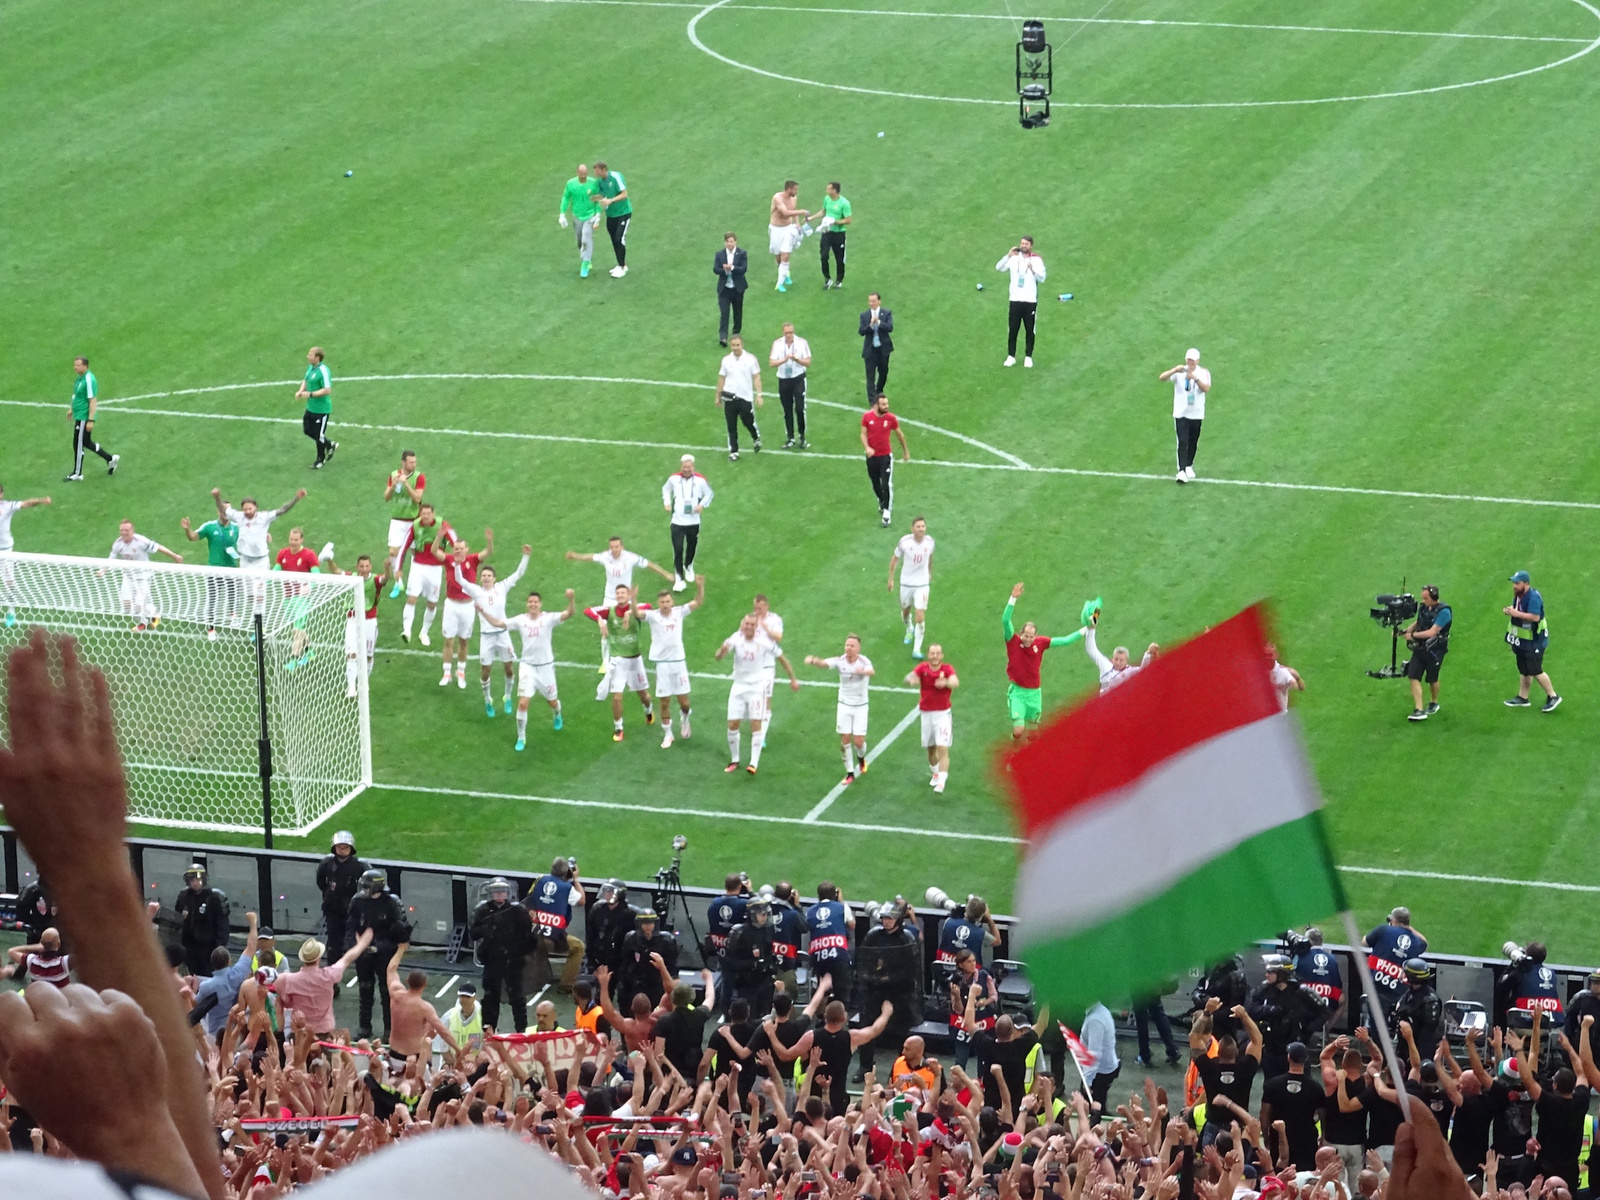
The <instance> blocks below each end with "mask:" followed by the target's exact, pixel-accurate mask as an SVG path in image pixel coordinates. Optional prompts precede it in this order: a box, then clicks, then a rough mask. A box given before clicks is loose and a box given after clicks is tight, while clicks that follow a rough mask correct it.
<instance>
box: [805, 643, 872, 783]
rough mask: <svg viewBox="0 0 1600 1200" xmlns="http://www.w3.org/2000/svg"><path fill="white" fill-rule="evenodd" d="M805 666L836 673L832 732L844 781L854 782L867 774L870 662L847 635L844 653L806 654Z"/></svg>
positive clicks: (859, 645)
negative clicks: (836, 739)
mask: <svg viewBox="0 0 1600 1200" xmlns="http://www.w3.org/2000/svg"><path fill="white" fill-rule="evenodd" d="M805 661H806V666H808V667H822V668H823V669H824V670H829V671H837V672H839V708H838V712H837V714H836V715H835V717H834V729H835V731H836V732H837V733H838V734H839V753H840V754H842V755H843V756H844V781H845V784H846V785H849V784H852V783H854V782H855V781H856V776H857V775H865V774H866V773H867V688H868V687H869V684H868V683H867V680H869V679H871V678H872V675H873V670H872V660H871V659H870V658H868V657H867V656H866V655H864V654H862V653H861V639H860V638H859V637H857V636H856V635H855V634H853V633H852V634H850V635H849V636H847V637H846V638H845V639H844V653H843V654H841V655H839V656H838V657H836V658H816V657H814V656H812V655H810V654H808V655H806V659H805Z"/></svg>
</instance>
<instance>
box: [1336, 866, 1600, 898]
mask: <svg viewBox="0 0 1600 1200" xmlns="http://www.w3.org/2000/svg"><path fill="white" fill-rule="evenodd" d="M1339 870H1341V871H1348V872H1350V873H1351V874H1352V875H1387V876H1390V877H1392V878H1394V879H1436V880H1439V881H1441V882H1444V883H1488V884H1494V885H1495V886H1497V887H1524V888H1544V889H1546V890H1548V891H1554V892H1600V887H1596V886H1594V885H1593V884H1587V883H1556V882H1553V881H1551V880H1548V879H1505V878H1502V877H1501V876H1499V875H1456V874H1452V873H1451V872H1448V871H1407V870H1397V869H1392V868H1389V867H1349V866H1345V865H1343V864H1340V866H1339Z"/></svg>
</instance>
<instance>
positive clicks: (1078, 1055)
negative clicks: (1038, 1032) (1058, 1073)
mask: <svg viewBox="0 0 1600 1200" xmlns="http://www.w3.org/2000/svg"><path fill="white" fill-rule="evenodd" d="M1056 1028H1058V1029H1060V1030H1061V1037H1062V1040H1063V1041H1065V1042H1066V1043H1067V1049H1068V1050H1070V1051H1072V1061H1073V1062H1075V1063H1077V1064H1078V1070H1079V1071H1093V1070H1094V1069H1095V1068H1096V1067H1098V1066H1099V1065H1100V1056H1099V1055H1097V1054H1096V1053H1095V1052H1094V1051H1093V1050H1091V1049H1089V1047H1087V1046H1085V1045H1084V1044H1083V1039H1082V1038H1081V1037H1079V1036H1078V1035H1077V1034H1075V1033H1073V1032H1072V1030H1071V1029H1070V1028H1069V1027H1068V1025H1067V1023H1066V1022H1065V1021H1057V1022H1056Z"/></svg>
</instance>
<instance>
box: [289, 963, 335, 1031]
mask: <svg viewBox="0 0 1600 1200" xmlns="http://www.w3.org/2000/svg"><path fill="white" fill-rule="evenodd" d="M343 978H344V968H343V967H301V968H300V969H299V970H298V971H295V972H294V973H293V974H290V975H280V976H278V983H277V990H278V1003H279V1004H281V1005H282V1006H283V1007H284V1008H285V1009H290V1008H293V1009H295V1010H296V1011H297V1012H299V1013H300V1015H301V1016H303V1017H304V1018H305V1019H306V1026H307V1028H309V1029H310V1030H311V1031H312V1032H313V1033H328V1032H331V1031H332V1029H333V989H334V988H336V987H338V986H339V981H340V980H341V979H343ZM285 1027H286V1028H287V1022H286V1023H285Z"/></svg>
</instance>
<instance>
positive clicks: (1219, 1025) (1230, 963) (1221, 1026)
mask: <svg viewBox="0 0 1600 1200" xmlns="http://www.w3.org/2000/svg"><path fill="white" fill-rule="evenodd" d="M1249 994H1250V980H1249V979H1248V978H1247V977H1246V976H1245V973H1244V960H1243V959H1241V958H1240V957H1239V956H1238V955H1237V954H1235V955H1234V956H1233V957H1232V958H1225V959H1223V960H1222V961H1221V962H1219V963H1217V964H1216V965H1215V966H1214V967H1212V968H1211V970H1209V971H1207V972H1206V976H1205V978H1204V979H1202V980H1201V981H1200V983H1199V985H1198V986H1196V988H1195V989H1194V992H1193V993H1192V996H1193V999H1194V1009H1193V1011H1195V1012H1202V1011H1204V1010H1205V1007H1206V1001H1207V1000H1210V999H1211V998H1212V997H1213V996H1215V997H1216V998H1217V999H1218V1000H1220V1001H1222V1007H1221V1008H1219V1009H1217V1011H1216V1012H1215V1013H1213V1014H1212V1017H1211V1032H1212V1033H1213V1034H1215V1035H1216V1036H1217V1037H1219V1038H1220V1037H1221V1036H1222V1035H1223V1034H1227V1035H1228V1036H1230V1037H1232V1036H1234V1035H1235V1034H1237V1033H1238V1032H1239V1030H1240V1028H1241V1026H1240V1024H1239V1020H1238V1018H1237V1017H1235V1016H1234V1015H1233V1006H1234V1005H1236V1004H1243V1003H1244V1002H1245V1000H1246V999H1247V998H1248V996H1249Z"/></svg>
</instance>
